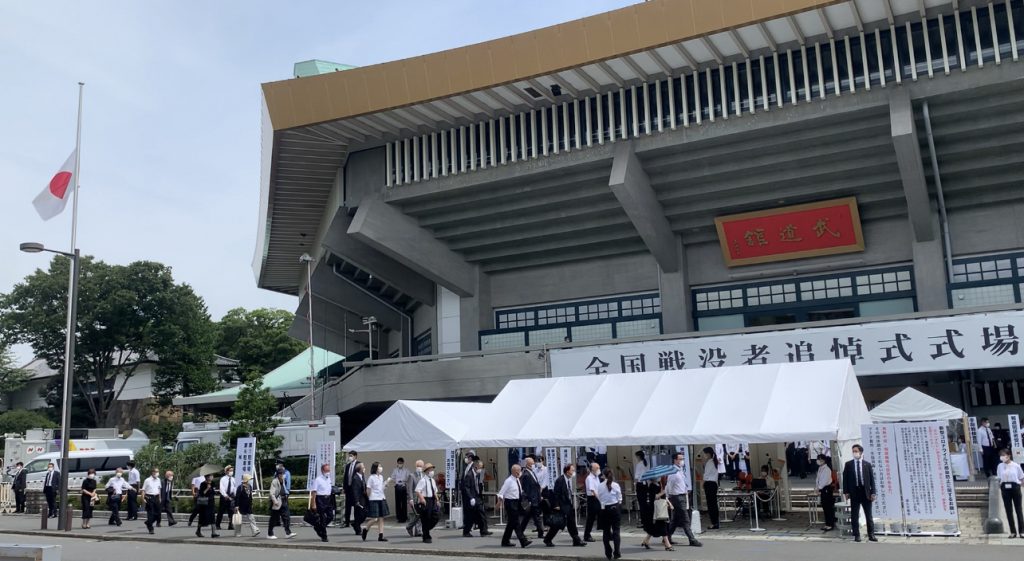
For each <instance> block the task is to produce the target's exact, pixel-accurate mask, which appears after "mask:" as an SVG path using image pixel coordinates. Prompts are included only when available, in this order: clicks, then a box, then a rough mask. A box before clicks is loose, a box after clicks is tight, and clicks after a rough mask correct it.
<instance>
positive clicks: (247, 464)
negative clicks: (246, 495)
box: [235, 436, 260, 491]
mask: <svg viewBox="0 0 1024 561" xmlns="http://www.w3.org/2000/svg"><path fill="white" fill-rule="evenodd" d="M237 446H238V447H237V449H236V450H235V473H236V474H238V477H239V481H240V480H241V477H242V474H245V473H248V474H249V475H251V476H252V478H253V480H254V481H255V482H256V484H255V485H253V489H255V490H257V491H259V490H260V480H259V478H258V477H256V437H255V436H243V437H241V438H239V439H238V445H237Z"/></svg>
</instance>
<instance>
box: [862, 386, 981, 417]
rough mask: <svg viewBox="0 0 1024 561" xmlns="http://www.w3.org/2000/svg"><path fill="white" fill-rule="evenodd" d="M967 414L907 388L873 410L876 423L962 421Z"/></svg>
mask: <svg viewBox="0 0 1024 561" xmlns="http://www.w3.org/2000/svg"><path fill="white" fill-rule="evenodd" d="M966 415H967V414H966V413H964V412H963V410H961V409H957V408H956V407H953V406H952V405H949V404H947V403H946V402H944V401H939V400H938V399H935V398H934V397H931V396H928V395H925V394H923V393H921V392H919V391H917V390H915V389H914V388H906V389H905V390H903V391H901V392H900V393H898V394H896V395H894V396H892V397H891V398H889V399H888V400H887V401H886V402H885V403H882V404H881V405H879V406H878V407H875V408H874V409H872V410H871V419H872V420H873V421H874V422H876V423H898V422H900V421H962V420H963V418H964V417H965V416H966Z"/></svg>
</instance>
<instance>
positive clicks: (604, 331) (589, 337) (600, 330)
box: [572, 323, 612, 342]
mask: <svg viewBox="0 0 1024 561" xmlns="http://www.w3.org/2000/svg"><path fill="white" fill-rule="evenodd" d="M611 338H612V324H610V323H596V324H591V325H577V326H574V327H573V328H572V341H573V342H579V341H593V340H597V339H611Z"/></svg>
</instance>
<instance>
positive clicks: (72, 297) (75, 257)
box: [57, 82, 85, 531]
mask: <svg viewBox="0 0 1024 561" xmlns="http://www.w3.org/2000/svg"><path fill="white" fill-rule="evenodd" d="M84 86H85V83H84V82H79V83H78V125H77V127H76V130H75V173H74V176H73V177H74V179H75V185H74V192H73V193H72V195H73V197H74V202H73V206H72V207H71V251H70V253H71V255H72V257H71V270H70V271H69V274H68V322H67V331H66V335H65V340H64V399H63V403H62V404H61V422H60V427H61V428H60V430H61V435H60V469H61V477H60V502H58V503H57V504H58V506H59V510H58V511H57V512H58V518H57V529H58V530H64V531H69V530H71V523H70V522H71V509H70V508H68V507H69V506H70V505H68V479H69V475H70V469H69V467H70V466H69V462H68V455H69V453H70V445H71V395H72V382H73V379H74V369H75V335H76V332H77V324H78V275H79V261H80V260H81V256H80V255H79V253H78V245H77V244H78V239H77V237H78V185H79V181H78V172H79V164H80V163H81V160H82V90H83V88H84Z"/></svg>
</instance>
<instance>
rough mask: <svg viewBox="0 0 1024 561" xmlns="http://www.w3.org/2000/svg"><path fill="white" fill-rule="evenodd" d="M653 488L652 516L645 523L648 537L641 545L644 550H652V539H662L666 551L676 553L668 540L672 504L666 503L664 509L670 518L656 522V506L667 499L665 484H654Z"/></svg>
mask: <svg viewBox="0 0 1024 561" xmlns="http://www.w3.org/2000/svg"><path fill="white" fill-rule="evenodd" d="M651 486H652V487H654V489H653V491H654V494H653V496H652V497H651V515H650V518H649V519H648V520H645V521H644V532H646V533H647V535H646V536H645V537H644V541H642V542H641V543H640V545H642V546H643V547H644V549H651V545H650V544H651V538H661V544H662V545H664V546H665V550H666V551H674V549H673V548H672V544H671V543H669V540H668V521H669V520H671V519H672V514H671V512H672V503H670V502H668V501H665V503H666V504H665V505H664V507H663V508H666V509H667V512H668V513H669V514H668V518H664V519H662V520H656V519H655V510H657V509H655V504H656V503H657V502H658V501H659V500H664V499H665V486H664V484H663V483H653V482H652V484H651Z"/></svg>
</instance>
